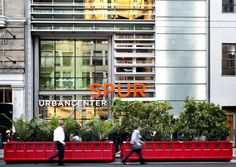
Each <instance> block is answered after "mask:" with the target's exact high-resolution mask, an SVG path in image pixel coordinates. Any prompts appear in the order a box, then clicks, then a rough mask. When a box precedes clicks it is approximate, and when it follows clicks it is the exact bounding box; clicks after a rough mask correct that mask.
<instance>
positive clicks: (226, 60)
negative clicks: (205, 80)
mask: <svg viewBox="0 0 236 167" xmlns="http://www.w3.org/2000/svg"><path fill="white" fill-rule="evenodd" d="M235 54H236V44H222V75H235V74H236V73H235V69H236V59H235Z"/></svg>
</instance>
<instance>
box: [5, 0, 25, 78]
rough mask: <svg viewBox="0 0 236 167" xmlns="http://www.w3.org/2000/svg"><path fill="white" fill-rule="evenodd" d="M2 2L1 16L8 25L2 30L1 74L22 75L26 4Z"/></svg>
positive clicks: (10, 0)
mask: <svg viewBox="0 0 236 167" xmlns="http://www.w3.org/2000/svg"><path fill="white" fill-rule="evenodd" d="M1 1H2V2H1V4H0V9H1V12H2V13H1V15H2V16H4V18H5V19H6V20H5V22H6V24H5V27H4V26H2V27H1V29H0V74H3V73H4V74H8V73H11V74H19V73H20V74H22V73H24V68H25V63H24V61H25V58H24V50H25V48H24V47H25V46H24V43H25V42H24V25H25V22H24V18H25V16H24V3H22V0H1ZM13 11H14V12H13Z"/></svg>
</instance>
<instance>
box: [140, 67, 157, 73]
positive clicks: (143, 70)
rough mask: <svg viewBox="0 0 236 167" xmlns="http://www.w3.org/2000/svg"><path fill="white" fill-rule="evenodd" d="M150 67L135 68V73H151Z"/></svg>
mask: <svg viewBox="0 0 236 167" xmlns="http://www.w3.org/2000/svg"><path fill="white" fill-rule="evenodd" d="M152 71H153V68H152V67H137V68H136V72H152Z"/></svg>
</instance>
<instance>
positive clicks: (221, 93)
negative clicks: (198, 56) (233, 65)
mask: <svg viewBox="0 0 236 167" xmlns="http://www.w3.org/2000/svg"><path fill="white" fill-rule="evenodd" d="M210 8H211V9H210V11H211V13H210V16H211V29H210V30H211V33H210V63H211V68H210V70H211V72H210V82H211V83H210V100H211V102H213V103H216V104H219V105H220V106H236V76H222V75H221V73H222V43H236V13H233V14H230V13H222V0H214V1H211V7H210Z"/></svg>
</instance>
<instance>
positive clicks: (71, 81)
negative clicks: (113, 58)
mask: <svg viewBox="0 0 236 167" xmlns="http://www.w3.org/2000/svg"><path fill="white" fill-rule="evenodd" d="M107 52H108V42H107V40H101V39H99V40H41V42H40V79H39V80H40V81H39V82H40V83H39V86H40V90H61V89H63V90H64V89H71V90H74V89H83V90H86V89H89V85H90V84H91V83H94V82H99V83H103V82H105V81H107V74H106V73H107V71H108V66H107V65H108V61H107ZM94 74H95V75H94Z"/></svg>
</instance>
